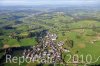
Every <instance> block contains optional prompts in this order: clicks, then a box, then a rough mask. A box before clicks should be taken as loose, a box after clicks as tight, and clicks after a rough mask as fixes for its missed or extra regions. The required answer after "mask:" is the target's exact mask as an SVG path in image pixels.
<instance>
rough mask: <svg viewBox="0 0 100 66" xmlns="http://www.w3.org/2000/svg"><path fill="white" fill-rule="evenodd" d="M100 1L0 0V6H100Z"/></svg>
mask: <svg viewBox="0 0 100 66" xmlns="http://www.w3.org/2000/svg"><path fill="white" fill-rule="evenodd" d="M99 2H100V1H99V0H0V6H18V5H22V6H30V5H64V4H65V5H66V4H67V5H99V4H100V3H99Z"/></svg>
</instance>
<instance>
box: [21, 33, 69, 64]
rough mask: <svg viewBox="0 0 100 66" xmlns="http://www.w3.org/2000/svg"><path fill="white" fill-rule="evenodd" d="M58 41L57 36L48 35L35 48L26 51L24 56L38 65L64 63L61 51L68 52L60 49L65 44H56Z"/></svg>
mask: <svg viewBox="0 0 100 66" xmlns="http://www.w3.org/2000/svg"><path fill="white" fill-rule="evenodd" d="M56 39H57V35H56V34H50V33H47V35H46V36H45V37H44V38H42V40H41V42H40V44H38V45H37V46H33V47H32V48H30V49H25V50H24V52H23V56H25V57H26V58H29V57H30V58H31V60H32V62H35V61H37V62H38V63H60V62H63V59H62V53H61V51H62V50H64V51H67V52H69V50H67V49H65V48H64V49H63V48H60V47H61V46H62V45H63V44H64V42H62V41H61V42H59V43H57V44H56V43H55V42H54V41H55V40H56Z"/></svg>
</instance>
